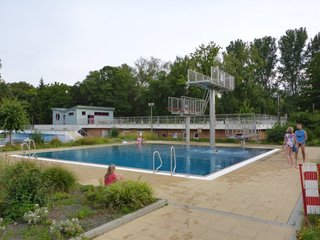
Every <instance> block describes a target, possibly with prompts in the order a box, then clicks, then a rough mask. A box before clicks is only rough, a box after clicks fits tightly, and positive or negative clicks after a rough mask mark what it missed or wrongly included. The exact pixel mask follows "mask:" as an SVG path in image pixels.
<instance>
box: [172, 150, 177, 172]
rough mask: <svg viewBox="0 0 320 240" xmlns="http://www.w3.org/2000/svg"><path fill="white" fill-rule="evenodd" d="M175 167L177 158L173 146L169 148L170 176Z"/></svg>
mask: <svg viewBox="0 0 320 240" xmlns="http://www.w3.org/2000/svg"><path fill="white" fill-rule="evenodd" d="M176 168H177V158H176V149H175V148H174V146H172V147H171V148H170V173H171V176H172V175H173V174H174V173H175V172H176Z"/></svg>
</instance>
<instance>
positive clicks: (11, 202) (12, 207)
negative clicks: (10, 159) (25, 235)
mask: <svg viewBox="0 0 320 240" xmlns="http://www.w3.org/2000/svg"><path fill="white" fill-rule="evenodd" d="M41 175H42V174H41V169H40V166H39V165H37V164H36V163H34V162H30V161H19V162H17V163H15V164H12V165H8V166H7V167H6V170H5V171H4V172H3V174H2V175H1V176H0V182H1V184H2V187H3V190H4V191H5V192H6V196H5V202H4V204H3V207H4V210H3V215H4V216H5V217H8V218H11V219H17V218H20V217H22V216H23V214H24V213H25V212H27V211H30V210H31V211H32V210H34V204H40V205H43V204H45V202H46V201H47V194H48V190H49V189H50V186H48V185H47V184H46V183H44V182H43V181H42V177H41Z"/></svg>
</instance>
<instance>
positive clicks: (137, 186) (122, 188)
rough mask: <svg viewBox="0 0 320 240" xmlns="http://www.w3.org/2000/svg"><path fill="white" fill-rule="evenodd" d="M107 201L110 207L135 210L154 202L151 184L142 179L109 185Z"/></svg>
mask: <svg viewBox="0 0 320 240" xmlns="http://www.w3.org/2000/svg"><path fill="white" fill-rule="evenodd" d="M107 190H108V191H107V194H106V199H105V201H106V202H107V203H108V204H109V208H111V209H115V210H122V211H126V212H127V211H128V210H129V211H134V210H136V209H139V208H141V207H144V206H146V205H148V204H150V203H152V202H154V196H153V195H154V193H153V190H152V188H151V186H150V185H149V184H148V183H146V182H141V181H132V180H125V181H118V182H116V183H114V184H111V185H110V186H108V187H107Z"/></svg>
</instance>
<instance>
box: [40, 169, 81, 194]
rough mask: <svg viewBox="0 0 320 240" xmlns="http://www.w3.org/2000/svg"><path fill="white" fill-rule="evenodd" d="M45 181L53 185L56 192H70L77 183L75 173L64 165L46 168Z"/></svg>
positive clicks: (43, 175)
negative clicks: (63, 166)
mask: <svg viewBox="0 0 320 240" xmlns="http://www.w3.org/2000/svg"><path fill="white" fill-rule="evenodd" d="M42 177H43V181H44V182H47V184H48V185H50V186H51V190H53V191H55V192H69V190H70V189H71V187H72V186H73V185H74V184H75V183H76V177H75V176H74V174H73V173H72V172H70V171H68V170H66V169H64V168H62V167H59V166H54V167H49V168H47V169H45V170H44V172H43V174H42Z"/></svg>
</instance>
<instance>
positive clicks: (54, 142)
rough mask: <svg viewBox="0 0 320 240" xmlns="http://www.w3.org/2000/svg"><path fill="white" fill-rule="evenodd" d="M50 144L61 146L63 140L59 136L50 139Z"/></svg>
mask: <svg viewBox="0 0 320 240" xmlns="http://www.w3.org/2000/svg"><path fill="white" fill-rule="evenodd" d="M49 144H50V146H51V147H60V146H62V142H61V141H60V140H59V139H58V138H53V139H52V140H51V141H50V143H49Z"/></svg>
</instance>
